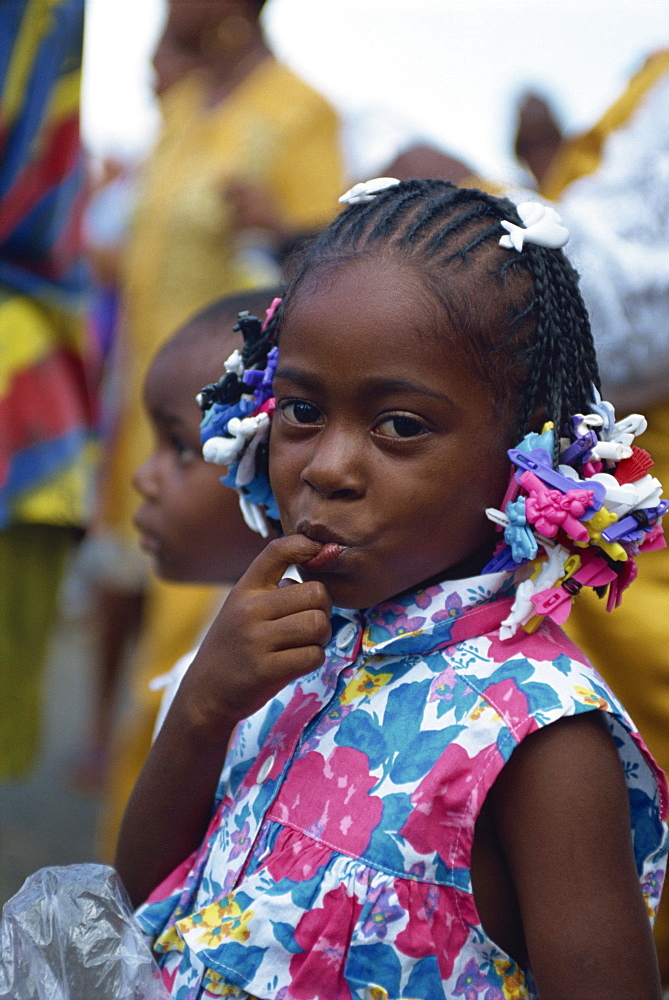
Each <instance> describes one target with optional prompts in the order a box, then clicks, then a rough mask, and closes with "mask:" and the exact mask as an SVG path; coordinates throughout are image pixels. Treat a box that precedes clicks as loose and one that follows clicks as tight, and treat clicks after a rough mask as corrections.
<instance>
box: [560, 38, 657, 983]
mask: <svg viewBox="0 0 669 1000" xmlns="http://www.w3.org/2000/svg"><path fill="white" fill-rule="evenodd" d="M668 79H669V52H667V51H664V52H658V53H656V54H655V55H654V56H652V57H651V58H650V59H649V60H648V61H647V62H646V64H645V65H644V67H643V68H642V70H641V71H640V72H639V73H638V74H637V75H636V76H635V77H634V78H633V79H632V80H631V81H630V84H629V87H628V89H627V90H626V91H625V93H624V94H623V95H622V96H621V98H620V99H619V100H618V101H617V102H616V103H615V104H614V105H613V106H612V108H610V109H609V111H607V113H606V114H605V115H604V116H603V118H602V119H601V121H600V122H598V123H597V124H596V125H595V126H594V127H593V128H592V129H591V130H590V131H589V132H587V133H586V134H585V135H583V136H580V137H578V138H577V139H575V140H574V141H572V142H571V143H568V144H567V145H566V147H565V149H564V150H563V152H562V154H561V155H559V156H558V157H557V159H556V162H555V163H554V164H553V166H552V169H551V171H550V175H549V176H548V177H547V178H546V181H545V184H544V187H543V188H542V191H541V193H542V194H543V195H545V196H547V197H550V198H552V199H557V205H558V208H560V210H562V205H563V202H564V204H565V205H567V206H568V205H569V202H570V196H571V195H572V194H573V193H577V192H576V189H575V187H572V184H573V183H574V182H575V181H577V179H578V178H581V177H584V176H590V175H592V177H593V181H594V183H596V178H597V172H598V170H601V167H602V163H603V160H605V159H606V157H607V155H608V150H609V149H610V147H608V146H607V140H608V139H609V137H610V136H611V135H612V134H613V133H616V132H618V131H619V130H623V129H625V128H627V127H628V126H629V125H630V123H632V122H633V120H634V118H635V115H637V114H638V113H639V111H640V109H642V108H643V107H644V106H646V108H647V107H648V100H649V99H650V98H652V96H653V93H654V92H656V91H657V87H658V85H661V86H662V87H664V89H665V90H666V88H667V80H668ZM656 96H657V95H656ZM655 106H656V107H658V103H657V101H656V105H655ZM659 107H660V112H659V114H660V117H659V120H657V122H656V127H657V130H658V131H657V134H658V136H661V135H662V134H663V135H664V136H665V137H666V136H667V133H668V132H669V107H668V106H667V104H666V103H665V104H664V105H663V106H662V105H659ZM649 125H651V126H652V123H649ZM665 145H666V142H665ZM565 189H566V198H563V197H562V196H563V193H564V192H565ZM655 190H656V192H657V190H658V188H657V186H655ZM586 193H587V192H586ZM630 197H631V192H630V191H628V192H627V194H626V193H625V191H621V192H620V198H621V199H623V198H627V199H628V202H629V198H630ZM666 197H667V184H666V181H665V183H664V185H663V187H662V189H661V191H660V198H664V199H665V202H664V217H665V218H666V212H667V210H668V209H669V205H668V204H667V201H666ZM644 201H647V196H646V195H644ZM577 207H578V208H580V205H577V203H575V204H574V211H575V212H576V211H577ZM651 211H652V209H651ZM658 216H659V213H658ZM637 220H638V225H639V227H640V229H641V227H643V225H644V223H643V220H642V219H641V214H640V213H639V215H637ZM567 224H569V221H568V219H567ZM660 225H661V224H659V223H658V227H659V226H660ZM641 231H643V230H642V229H641ZM658 231H659V229H658ZM663 238H664V240H665V241H666V232H665V233H664V236H663ZM639 245H641V246H642V245H643V244H642V242H641V241H640V244H639ZM624 246H625V244H624V242H623V243H621V244H620V245H619V247H618V250H619V251H620V252H621V253H622V252H623V251H624ZM567 249H569V248H567ZM653 249H654V251H655V254H656V257H657V259H658V260H659V258H660V255H661V254H662V247H661V245H660V244H659V243H657V244H655V245H654V247H653ZM635 252H636V253H638V249H637V246H635V245H634V244H633V242H632V241H630V243H629V249H628V254H629V262H628V263H629V268H626V271H627V272H628V273H629V272H630V271H631V270H632V267H633V265H634V255H635ZM621 264H622V265H623V266H624V265H625V261H624V260H622V261H621ZM581 270H583V267H581ZM583 277H584V295H585V297H586V304H588V306H589V308H590V304H589V302H588V297H587V294H586V289H587V279H588V275H587V274H586V273H584V274H583ZM659 281H660V283H661V284H662V292H663V295H664V299H665V300H666V299H667V296H668V294H669V290H668V289H667V287H666V284H664V283H666V275H665V276H664V278H659ZM641 294H643V293H641ZM627 321H629V315H628V316H627ZM630 325H631V327H632V330H631V331H630V333H629V336H630V337H631V338H633V337H635V335H636V330H637V328H636V327H635V324H634V321H633V320H632V321H631V322H630ZM593 330H594V333H595V340H596V341H597V333H598V329H597V324H594V326H593ZM602 333H603V334H604V335H606V330H603V331H602ZM659 335H660V336H663V337H665V338H667V337H668V336H669V335H668V334H667V327H666V312H665V314H664V321H663V322H662V323H660V325H659ZM665 342H666V341H665ZM632 347H633V345H630V349H631V348H632ZM665 353H666V352H665ZM607 357H608V355H607ZM646 365H647V366H648V362H646ZM607 368H608V364H603V366H602V375H603V377H604V378H606V375H607ZM646 374H647V376H651V375H653V372H652V371H651V370H649V368H648V367H646ZM633 377H638V378H639V379H643V375H641V374H640V373H637V374H636V376H634V374H633ZM641 410H642V412H644V413H645V416H646V417H647V419H648V430H647V431H646V433H645V434H644V435H643V436H642V437H641V438H640V440H639V442H638V443H639V444H640V446H641V447H643V448H646V449H647V450H648V451H649V452H650V454H651V455H652V457H653V458H654V460H655V468H654V469H652V470H651V471H652V473H653V475H655V476H657V478H658V479H659V480H660V481H661V482H662V483H663V484H664V487H665V493H666V492H667V490H668V489H669V396H668V397H667V398H665V399H664V400H663V401H661V402H659V403H657V404H655V405H653V406H652V407H641ZM626 415H627V414H626V412H620V413H619V416H621V417H624V416H626ZM586 590H587V592H586ZM605 604H606V602H605V601H600V600H599V599H598V598H597V597H596V595H595V594H594V592H593V591H590V590H589V589H587V588H586V589H584V591H583V592H582V593H581V594H580V595H579V597H578V599H577V600H576V601H574V607H573V610H572V613H571V615H570V617H569V620H568V622H567V624H566V630H567V632H568V633H569V635H570V636H571V638H572V639H573V640H574V641H575V642H576V643H577V645H578V646H579V647H580V648H581V649H582V650H583V651H584V652H585V653H586V654H587V655H588V656H589V657H590V658H591V660H592V661H593V663H594V664H595V665H596V666H597V668H598V669H599V671H600V673H601V674H602V676H603V677H604V679H605V680H606V681H607V682H608V683H609V685H610V686H611V687H612V688H613V690H614V691H615V693H616V694H617V695H618V697H619V698H620V699H621V701H622V702H623V704H624V705H625V707H626V709H627V710H628V711H629V713H630V715H631V716H632V718H633V719H634V722H635V723H636V725H637V726H638V728H639V730H640V732H641V734H642V736H643V737H644V739H645V741H646V743H647V744H648V747H649V749H650V750H651V752H652V754H653V755H654V757H655V759H656V760H657V762H658V763H659V764H660V766H661V767H662V768H663V769H664V770H665V772H668V773H669V624H668V623H669V549H663V550H661V551H659V552H652V553H648V554H646V555H643V554H642V555H641V556H640V557H639V577H638V579H637V580H636V581H635V582H634V584H633V585H632V587H631V588H630V589H629V591H627V592H626V593H625V594H624V596H623V601H622V605H621V607H620V608H617V609H616V610H615V611H613V612H611V613H610V614H609V613H607V612H606V609H605ZM655 938H656V943H657V948H658V956H659V959H660V968H661V972H662V980H663V983H664V985H665V987H666V986H669V891H667V890H666V889H665V894H664V897H663V902H662V904H661V906H660V911H659V915H658V918H657V923H656V926H655Z"/></svg>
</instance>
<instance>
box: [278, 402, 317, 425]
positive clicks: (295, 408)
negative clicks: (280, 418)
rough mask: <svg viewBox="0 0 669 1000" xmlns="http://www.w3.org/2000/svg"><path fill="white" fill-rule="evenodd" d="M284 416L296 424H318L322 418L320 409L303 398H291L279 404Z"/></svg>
mask: <svg viewBox="0 0 669 1000" xmlns="http://www.w3.org/2000/svg"><path fill="white" fill-rule="evenodd" d="M279 409H280V410H281V412H282V413H283V415H284V417H285V418H286V419H287V420H289V421H290V422H291V423H294V424H316V423H318V422H319V421H320V419H321V412H320V410H319V409H318V408H317V407H316V406H314V405H313V403H307V402H306V400H303V399H289V400H287V401H286V402H285V403H280V404H279Z"/></svg>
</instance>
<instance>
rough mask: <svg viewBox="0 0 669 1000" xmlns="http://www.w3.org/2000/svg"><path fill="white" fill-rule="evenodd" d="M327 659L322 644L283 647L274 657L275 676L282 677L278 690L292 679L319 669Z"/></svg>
mask: <svg viewBox="0 0 669 1000" xmlns="http://www.w3.org/2000/svg"><path fill="white" fill-rule="evenodd" d="M324 661H325V650H324V649H323V648H322V646H301V647H300V648H299V649H281V650H279V651H278V652H276V653H274V655H273V657H272V668H273V674H274V676H275V677H280V678H281V681H280V683H278V684H277V687H276V690H277V691H280V690H281V689H282V688H283V687H285V685H286V684H288V683H289V682H290V681H291V680H295V679H296V678H297V677H304V676H305V675H306V674H310V673H311V672H312V670H318V668H319V667H321V666H322V665H323V663H324Z"/></svg>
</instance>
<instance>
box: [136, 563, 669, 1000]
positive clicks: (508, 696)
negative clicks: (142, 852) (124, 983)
mask: <svg viewBox="0 0 669 1000" xmlns="http://www.w3.org/2000/svg"><path fill="white" fill-rule="evenodd" d="M510 586H511V585H510V579H509V577H508V574H495V575H488V576H485V577H478V578H475V579H472V580H464V581H458V582H453V581H449V582H446V583H444V584H441V585H435V586H430V587H428V588H427V589H425V590H419V591H418V592H416V593H414V594H413V595H411V596H410V597H403V598H401V599H395V600H391V601H388V602H386V603H384V604H381V605H379V606H377V607H376V608H374V609H371V611H369V612H367V613H355V612H335V615H334V618H333V639H332V641H331V643H330V645H329V647H328V658H327V661H326V664H325V666H324V667H323V668H321V669H319V670H317V671H315V672H314V673H312V674H310V675H308V676H306V677H303V678H301V679H300V680H298V681H296V682H294V683H293V684H290V685H289V686H288V687H286V688H285V689H284V691H282V692H281V694H280V695H279V696H278V697H276V698H274V699H273V700H272V701H271V702H270V703H269V704H268V705H267V706H266V707H265V708H264V709H263V710H262V711H261V712H259V713H257V714H256V715H255V716H253V717H251V718H250V719H248V720H246V721H245V722H244V723H242V724H241V725H240V726H239V727H238V729H237V731H236V734H235V736H234V737H233V741H232V744H231V749H230V751H229V754H228V760H227V762H226V765H225V768H224V770H223V773H222V777H221V782H220V785H219V789H218V797H217V802H216V808H215V811H214V815H213V818H212V821H211V824H210V827H209V831H208V833H207V836H206V838H205V841H204V843H203V845H202V847H201V848H200V850H199V851H198V852H197V853H196V854H194V855H193V856H192V857H191V858H189V859H188V860H187V861H186V862H184V864H183V865H182V866H181V868H180V869H177V871H176V872H174V873H173V875H171V876H170V877H169V878H168V879H167V880H166V881H165V882H164V883H163V884H162V886H160V887H159V888H158V889H157V890H156V891H155V893H154V894H153V896H152V897H151V898H150V900H149V901H148V902H147V903H146V904H145V905H144V906H143V907H141V908H140V911H139V913H138V916H139V919H140V922H141V924H142V926H143V927H144V929H145V930H146V932H147V933H148V934H150V935H152V936H153V937H154V938H155V945H154V947H155V952H156V954H157V956H158V959H159V962H160V964H161V966H162V970H163V976H164V980H165V983H166V984H167V986H168V988H169V990H170V993H171V995H172V996H174V997H176V998H178V1000H192V998H196V997H210V996H233V997H240V998H246V997H248V996H252V997H262V998H271V1000H335V998H336V1000H349V998H356V1000H392V998H399V997H411V998H419V1000H438V998H440V997H449V998H450V997H471V998H476V997H480V998H484V1000H504V998H507V1000H508V998H517V1000H521V998H533V997H535V996H536V992H535V989H534V987H533V983H532V976H531V973H530V972H529V970H523V969H521V968H519V966H518V965H517V964H516V963H515V962H514V961H513V960H512V959H511V958H510V957H509V956H508V955H507V954H505V953H504V952H503V951H501V950H500V949H499V948H498V947H497V946H496V945H495V944H494V942H493V941H492V940H491V939H490V938H489V937H488V936H487V935H486V932H485V930H484V929H483V927H482V925H481V922H480V920H479V916H478V913H477V910H476V906H475V904H474V898H473V893H472V883H471V875H470V863H471V849H472V843H473V838H474V826H475V823H476V818H477V816H478V814H479V811H480V809H481V806H482V805H483V802H484V800H485V797H486V795H487V792H488V790H489V789H490V788H491V786H492V785H493V783H494V781H495V779H496V778H497V776H498V774H499V773H500V771H501V769H502V768H503V766H504V764H505V762H506V761H507V760H508V758H509V757H510V755H511V753H512V752H513V750H514V748H515V747H516V746H518V744H519V743H520V742H521V741H522V740H523V739H524V738H525V737H526V736H527V735H528V734H530V733H532V732H534V731H536V730H537V729H539V728H541V727H542V726H546V725H549V724H550V723H551V722H554V721H555V720H557V719H559V718H562V717H564V716H569V715H576V714H578V713H582V712H590V711H593V710H601V711H604V712H606V713H607V715H606V718H607V721H608V724H609V727H610V729H611V731H612V733H613V735H614V738H615V742H616V745H617V747H618V750H619V753H620V757H621V760H622V763H623V767H624V772H625V777H626V781H627V785H628V789H629V797H630V805H631V810H632V827H633V839H634V848H635V854H636V862H637V867H638V872H639V879H640V882H641V886H642V888H643V892H644V895H645V898H646V901H647V904H648V910H649V914H651V915H652V914H653V913H654V912H655V909H656V907H657V903H658V899H659V892H660V888H661V884H662V878H663V875H664V868H665V862H666V850H667V843H666V828H665V826H664V824H663V822H662V818H663V817H664V816H665V814H666V809H667V791H666V784H665V782H664V779H663V778H662V777H661V775H660V773H659V771H658V770H657V768H656V767H655V765H654V763H653V761H652V758H651V757H650V755H649V754H648V752H647V751H646V750H645V748H644V746H643V744H642V743H641V741H640V739H639V737H638V735H637V734H636V732H635V731H634V727H633V725H632V723H631V721H630V720H629V718H628V717H627V715H626V714H625V712H624V710H623V708H622V707H621V706H620V704H619V703H618V702H617V701H616V699H615V697H614V696H613V695H612V693H611V692H610V691H609V690H608V688H606V686H605V685H604V683H603V682H602V681H601V679H600V678H599V677H598V676H597V674H595V672H594V671H593V670H592V668H591V667H590V666H589V665H588V664H587V663H586V662H585V661H584V658H583V657H582V656H581V654H580V653H579V652H578V650H577V649H576V648H575V647H574V646H572V644H571V643H570V642H569V640H568V639H567V638H566V636H564V634H563V633H562V632H561V631H560V630H559V629H558V628H557V627H556V626H554V625H553V624H552V623H550V622H544V623H543V624H542V625H541V626H540V628H539V630H538V631H537V632H536V633H535V634H534V635H526V634H524V633H523V634H522V635H517V636H516V637H514V638H513V639H511V640H509V641H506V642H502V641H501V640H500V639H499V638H498V634H497V632H498V628H499V624H500V622H501V621H502V620H503V618H504V617H505V616H506V614H507V613H508V610H509V607H510V604H511V596H510V594H509V592H510Z"/></svg>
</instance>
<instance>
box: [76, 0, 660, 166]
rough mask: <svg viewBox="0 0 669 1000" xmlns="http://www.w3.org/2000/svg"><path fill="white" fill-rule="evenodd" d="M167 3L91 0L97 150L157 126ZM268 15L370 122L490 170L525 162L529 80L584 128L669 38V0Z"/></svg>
mask: <svg viewBox="0 0 669 1000" xmlns="http://www.w3.org/2000/svg"><path fill="white" fill-rule="evenodd" d="M163 17H164V3H163V0H88V7H87V18H88V22H87V28H86V53H85V62H84V92H83V101H82V125H83V132H84V137H85V139H86V142H87V145H88V146H89V148H90V149H92V150H93V151H94V152H96V153H98V154H110V153H114V154H124V155H127V156H134V155H141V154H142V153H144V152H146V150H147V149H148V148H149V146H150V145H151V143H152V141H153V138H154V137H155V134H156V130H157V123H158V112H157V108H156V103H155V99H154V98H153V93H152V73H151V67H150V61H149V60H150V53H151V51H152V49H153V46H154V45H155V42H156V39H157V37H158V34H159V31H160V25H161V22H162V19H163ZM263 18H264V23H265V26H266V30H267V34H268V37H269V38H270V40H271V47H272V48H273V50H274V51H275V52H276V54H277V55H278V56H279V57H280V58H282V59H284V60H285V61H286V62H287V63H288V64H289V65H290V66H292V67H293V68H294V69H295V70H296V71H297V72H298V73H299V74H300V75H301V76H303V77H304V78H305V79H307V80H308V81H309V82H310V83H312V84H313V85H314V86H316V87H317V88H318V89H319V90H320V91H322V92H323V93H324V94H325V95H326V96H327V97H329V98H330V100H331V101H332V102H333V103H334V104H335V106H336V107H337V108H338V109H339V110H340V111H341V112H342V113H343V114H344V115H345V116H346V118H352V119H353V121H354V123H355V124H357V123H358V122H359V123H360V131H361V132H364V131H365V124H366V127H367V129H368V130H370V131H371V130H372V124H371V121H372V114H373V113H377V114H379V113H380V114H383V115H384V116H385V118H386V122H387V125H388V131H389V132H390V133H391V135H390V137H387V138H386V141H387V142H388V143H390V142H391V140H392V127H391V122H395V124H396V127H397V128H399V127H401V125H404V126H405V127H406V128H410V129H413V130H414V132H415V134H416V135H419V136H421V137H423V138H426V139H429V140H431V141H433V142H435V143H436V144H438V145H440V146H443V147H444V148H445V149H447V150H450V151H451V152H454V153H455V154H456V155H459V156H460V157H462V158H463V159H464V160H467V161H470V162H472V164H473V165H474V166H475V167H476V168H477V169H478V170H480V171H481V172H482V173H484V174H487V175H489V176H500V175H502V176H506V175H508V174H509V172H510V171H512V170H513V169H514V159H513V152H512V148H511V138H512V131H513V113H514V105H515V101H516V98H517V96H518V94H519V93H521V92H522V91H524V90H525V89H538V90H540V91H541V93H543V94H545V95H546V96H548V97H550V98H551V100H552V101H554V103H555V107H556V109H557V111H558V112H559V115H560V119H561V122H562V124H563V126H564V128H565V130H566V131H568V132H574V131H578V130H580V129H583V128H586V127H588V126H589V125H590V124H591V123H592V122H593V121H595V120H596V119H597V118H598V117H599V115H600V114H601V113H602V111H603V110H604V109H605V108H606V107H607V106H608V105H609V104H610V103H611V102H612V101H613V100H614V98H615V97H616V96H617V95H618V94H619V93H620V91H621V90H622V88H623V86H624V84H625V82H626V81H627V79H628V78H629V76H630V75H631V74H632V72H633V71H634V70H635V69H636V68H638V66H639V65H640V64H641V62H642V61H643V59H644V58H645V56H646V55H647V54H648V53H649V52H651V51H652V50H653V49H656V48H659V47H660V46H662V45H665V44H666V43H667V40H668V39H669V7H668V5H667V2H666V0H412V2H411V3H408V2H402V0H318V2H316V3H314V2H312V0H269V3H268V4H267V6H266V9H265V11H264V14H263ZM128 24H132V30H131V31H129V30H128ZM383 131H384V130H383V128H382V123H380V122H377V123H376V124H375V127H374V133H375V134H377V133H378V132H381V133H383ZM368 141H371V140H368ZM378 141H379V143H380V142H381V140H380V139H379V140H378ZM354 145H355V142H351V146H354ZM352 155H354V154H352ZM358 155H361V154H358ZM372 158H373V157H372V156H371V155H370V156H369V159H372ZM357 165H358V161H355V166H357ZM364 166H366V163H365V164H363V167H364ZM361 173H362V174H364V169H363V170H362V171H361Z"/></svg>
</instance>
